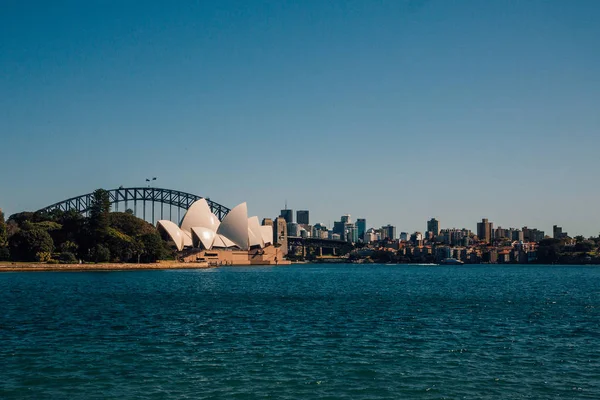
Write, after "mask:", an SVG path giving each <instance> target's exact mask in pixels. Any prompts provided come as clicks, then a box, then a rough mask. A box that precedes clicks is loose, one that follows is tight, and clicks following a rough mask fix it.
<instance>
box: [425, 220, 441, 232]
mask: <svg viewBox="0 0 600 400" xmlns="http://www.w3.org/2000/svg"><path fill="white" fill-rule="evenodd" d="M427 232H433V235H434V236H437V235H439V234H440V221H438V220H437V219H435V218H431V219H430V220H429V221H427Z"/></svg>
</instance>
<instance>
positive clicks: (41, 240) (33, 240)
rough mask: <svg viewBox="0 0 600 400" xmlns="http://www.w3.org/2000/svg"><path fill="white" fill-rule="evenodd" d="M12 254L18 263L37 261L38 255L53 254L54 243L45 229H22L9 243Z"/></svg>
mask: <svg viewBox="0 0 600 400" xmlns="http://www.w3.org/2000/svg"><path fill="white" fill-rule="evenodd" d="M8 246H9V249H10V254H11V256H12V257H13V259H15V260H16V261H37V259H38V257H37V256H36V255H37V254H38V253H52V251H53V250H54V242H53V241H52V237H51V236H50V234H49V233H48V232H46V231H45V230H43V229H39V228H34V229H21V230H20V231H18V232H17V233H15V234H14V235H12V236H11V237H10V239H9V241H8Z"/></svg>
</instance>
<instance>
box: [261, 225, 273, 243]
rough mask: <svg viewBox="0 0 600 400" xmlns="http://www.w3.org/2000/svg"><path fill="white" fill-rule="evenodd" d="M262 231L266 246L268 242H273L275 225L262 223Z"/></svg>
mask: <svg viewBox="0 0 600 400" xmlns="http://www.w3.org/2000/svg"><path fill="white" fill-rule="evenodd" d="M260 233H261V236H262V240H263V243H264V244H265V246H266V245H267V244H273V227H272V226H270V225H262V226H261V227H260Z"/></svg>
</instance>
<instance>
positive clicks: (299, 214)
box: [296, 210, 310, 225]
mask: <svg viewBox="0 0 600 400" xmlns="http://www.w3.org/2000/svg"><path fill="white" fill-rule="evenodd" d="M296 222H297V223H298V224H299V225H308V224H310V222H309V220H308V210H298V211H296Z"/></svg>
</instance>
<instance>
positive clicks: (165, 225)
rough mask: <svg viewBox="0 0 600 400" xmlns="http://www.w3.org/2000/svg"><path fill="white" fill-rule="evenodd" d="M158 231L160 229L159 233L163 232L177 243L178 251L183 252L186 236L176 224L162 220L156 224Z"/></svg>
mask: <svg viewBox="0 0 600 400" xmlns="http://www.w3.org/2000/svg"><path fill="white" fill-rule="evenodd" d="M156 229H158V230H159V231H160V230H162V231H163V232H166V233H167V234H168V235H169V237H170V238H171V240H172V241H173V242H174V243H175V246H176V247H177V250H179V251H181V250H183V247H184V245H185V235H184V234H183V232H182V231H181V229H179V227H178V226H177V225H176V224H175V223H174V222H172V221H169V220H166V219H161V220H159V221H158V222H157V223H156ZM190 242H191V240H190ZM190 245H191V243H190Z"/></svg>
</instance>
